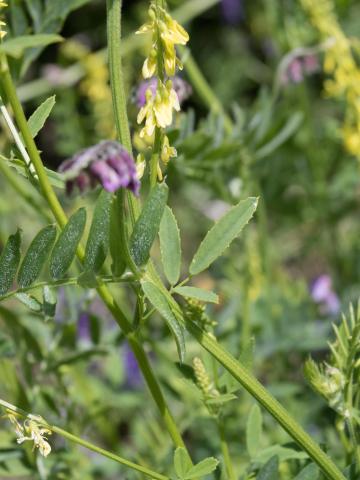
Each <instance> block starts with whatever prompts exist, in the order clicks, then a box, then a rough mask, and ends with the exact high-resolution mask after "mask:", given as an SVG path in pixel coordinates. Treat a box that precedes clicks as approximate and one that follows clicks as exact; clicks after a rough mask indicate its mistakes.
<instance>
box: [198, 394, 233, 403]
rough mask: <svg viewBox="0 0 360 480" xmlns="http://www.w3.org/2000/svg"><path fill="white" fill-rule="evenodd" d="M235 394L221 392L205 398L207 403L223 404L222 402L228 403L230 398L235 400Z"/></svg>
mask: <svg viewBox="0 0 360 480" xmlns="http://www.w3.org/2000/svg"><path fill="white" fill-rule="evenodd" d="M236 399H237V396H236V395H234V394H233V393H222V394H221V395H217V396H216V397H213V398H210V399H209V400H206V404H207V405H213V406H215V405H224V403H228V402H230V401H231V400H236Z"/></svg>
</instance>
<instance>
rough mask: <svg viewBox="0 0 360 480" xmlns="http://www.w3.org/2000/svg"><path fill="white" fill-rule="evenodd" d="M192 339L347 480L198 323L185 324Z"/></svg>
mask: <svg viewBox="0 0 360 480" xmlns="http://www.w3.org/2000/svg"><path fill="white" fill-rule="evenodd" d="M186 328H187V330H188V331H189V332H190V333H191V334H192V335H193V337H194V338H195V339H196V340H197V341H198V342H199V343H200V345H201V346H202V347H203V348H205V350H207V351H208V352H209V353H210V354H211V355H212V356H213V357H215V358H216V359H217V360H218V361H219V362H220V363H221V365H223V366H224V368H225V369H226V370H228V372H229V373H230V374H231V375H232V376H233V377H234V378H235V379H236V380H237V381H238V382H239V383H240V384H241V385H242V386H243V387H244V388H245V389H246V390H247V391H248V392H249V393H250V394H251V395H252V396H253V397H254V398H255V399H256V400H257V401H258V402H259V403H260V404H261V405H262V406H263V407H264V408H265V409H266V410H267V411H268V412H269V413H270V414H271V415H272V416H273V417H274V418H275V419H276V420H277V422H278V423H279V424H280V425H281V426H282V427H283V428H284V430H285V431H286V432H287V433H288V434H289V435H290V436H291V437H292V438H293V439H294V440H295V441H296V442H297V443H298V444H299V445H300V446H301V447H302V448H303V450H305V451H306V452H307V453H308V454H309V456H310V457H311V458H312V459H313V460H314V462H316V463H317V464H318V465H319V467H320V468H321V469H322V471H323V472H324V474H325V475H326V476H327V478H329V479H331V480H345V477H344V475H343V474H342V473H341V471H340V470H339V469H338V467H337V466H336V465H335V464H334V463H333V461H332V460H331V459H330V458H329V457H328V456H327V455H326V453H324V452H323V451H322V450H321V448H320V447H319V446H318V444H317V443H316V442H314V440H313V439H312V438H311V437H310V435H308V434H307V433H306V432H305V431H304V430H303V428H302V427H301V426H300V425H299V424H298V423H297V422H296V421H295V420H294V418H293V417H292V416H291V415H290V414H289V413H288V412H287V410H285V408H284V407H283V406H282V405H281V404H280V403H279V402H278V401H277V400H276V399H275V398H274V397H273V396H272V395H271V394H270V393H269V392H268V391H267V390H266V389H265V387H264V386H263V385H262V384H261V383H260V382H259V381H258V380H257V379H256V378H255V377H254V376H253V375H251V373H250V372H248V371H247V370H246V368H244V367H243V366H242V365H241V364H240V363H239V362H238V361H237V360H236V359H235V358H234V357H233V356H232V355H231V354H230V353H228V352H227V351H226V350H225V349H224V348H223V347H221V346H220V345H219V344H218V342H217V341H216V340H215V339H214V338H212V337H211V336H210V335H208V334H207V333H206V332H204V331H202V330H201V328H199V327H198V326H197V325H196V324H195V323H193V322H191V321H189V320H186Z"/></svg>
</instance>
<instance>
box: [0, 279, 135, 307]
mask: <svg viewBox="0 0 360 480" xmlns="http://www.w3.org/2000/svg"><path fill="white" fill-rule="evenodd" d="M135 280H136V278H135V277H134V276H133V275H132V274H128V273H126V274H125V275H123V276H121V277H113V276H111V275H106V276H104V277H98V278H97V281H98V282H99V283H130V282H134V281H135ZM78 281H79V277H71V278H65V279H60V280H54V281H52V282H51V281H45V282H39V283H35V284H34V285H30V286H29V287H24V288H18V289H16V290H12V291H11V292H9V293H6V294H5V295H3V296H0V302H3V301H4V300H8V299H9V298H11V297H13V296H14V295H17V294H18V293H28V292H32V291H33V290H38V289H39V288H43V287H46V286H48V287H65V286H69V285H78Z"/></svg>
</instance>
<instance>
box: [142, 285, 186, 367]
mask: <svg viewBox="0 0 360 480" xmlns="http://www.w3.org/2000/svg"><path fill="white" fill-rule="evenodd" d="M142 288H143V290H144V293H145V296H146V297H147V298H148V300H149V301H150V303H152V305H153V306H154V307H155V308H156V310H157V311H158V312H159V313H160V315H161V316H162V317H164V318H165V320H166V322H167V324H168V326H169V328H170V330H171V332H172V333H173V335H174V337H175V341H176V345H177V349H178V353H179V357H180V359H181V361H183V360H184V358H185V339H184V328H183V326H182V325H181V324H180V323H179V321H178V320H177V318H176V316H175V315H174V312H173V310H172V308H171V306H170V305H169V302H168V300H167V298H166V296H165V294H164V293H163V292H162V291H161V290H160V288H159V287H158V286H157V285H155V284H154V283H152V282H148V281H144V282H142Z"/></svg>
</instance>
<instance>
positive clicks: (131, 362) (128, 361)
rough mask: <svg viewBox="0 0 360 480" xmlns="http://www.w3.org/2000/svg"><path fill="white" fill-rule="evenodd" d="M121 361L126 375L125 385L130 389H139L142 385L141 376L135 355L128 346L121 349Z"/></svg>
mask: <svg viewBox="0 0 360 480" xmlns="http://www.w3.org/2000/svg"><path fill="white" fill-rule="evenodd" d="M123 360H124V368H125V375H126V384H127V385H128V386H129V387H130V388H137V387H140V386H141V385H142V383H143V379H142V375H141V372H140V369H139V366H138V363H137V360H136V358H135V355H134V354H133V352H132V350H130V347H129V346H128V344H125V345H124V348H123Z"/></svg>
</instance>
